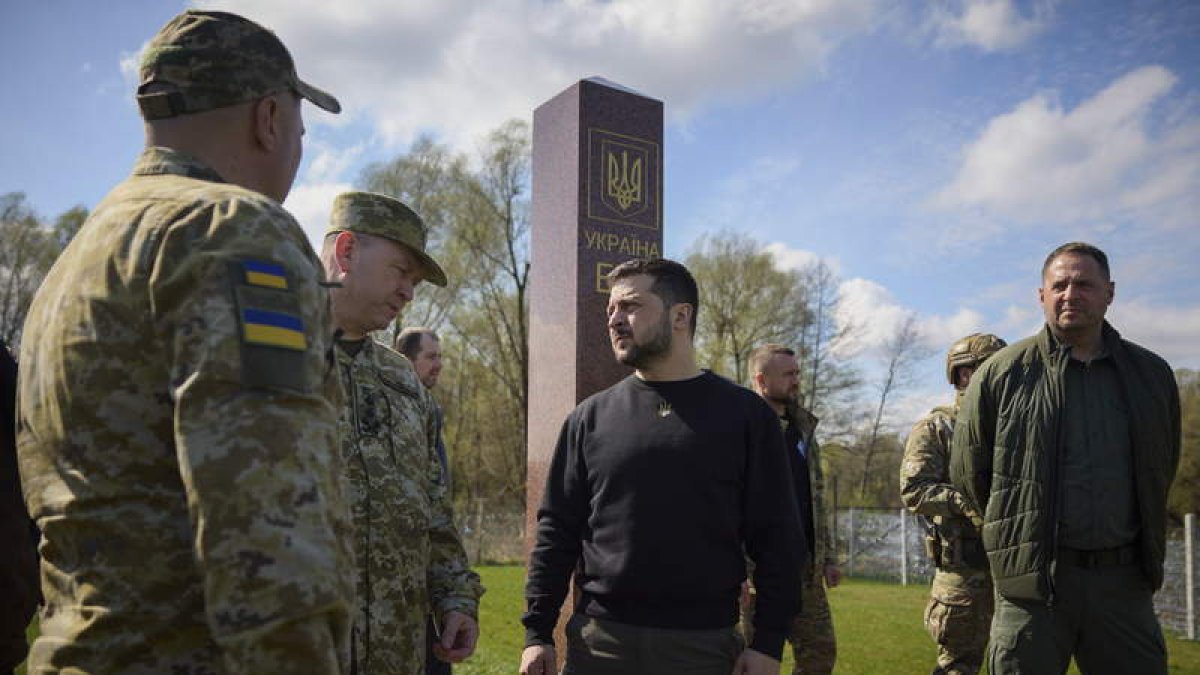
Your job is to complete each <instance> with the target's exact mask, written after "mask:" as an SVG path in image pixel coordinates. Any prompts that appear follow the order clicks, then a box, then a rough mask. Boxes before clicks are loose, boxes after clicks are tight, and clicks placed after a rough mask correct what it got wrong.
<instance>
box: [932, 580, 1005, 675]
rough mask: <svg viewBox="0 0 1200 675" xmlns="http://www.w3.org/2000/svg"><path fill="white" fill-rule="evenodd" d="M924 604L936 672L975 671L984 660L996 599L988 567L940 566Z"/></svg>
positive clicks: (969, 673) (972, 674)
mask: <svg viewBox="0 0 1200 675" xmlns="http://www.w3.org/2000/svg"><path fill="white" fill-rule="evenodd" d="M929 595H930V597H929V604H928V605H927V606H926V607H925V628H926V629H928V630H929V634H930V635H931V636H933V641H934V642H936V643H937V645H938V656H937V668H935V669H934V671H933V672H934V673H935V675H938V674H940V675H975V674H976V673H977V672H979V668H980V666H981V665H982V664H983V655H984V650H985V649H986V648H987V640H988V631H989V630H990V628H991V623H992V610H993V606H994V603H995V600H994V598H993V595H992V579H991V576H990V575H989V574H988V572H987V570H966V569H965V570H961V571H954V572H951V571H947V570H941V569H939V570H938V571H937V573H936V574H934V576H933V584H932V585H931V586H930V593H929Z"/></svg>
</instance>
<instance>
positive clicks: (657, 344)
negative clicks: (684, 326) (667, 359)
mask: <svg viewBox="0 0 1200 675" xmlns="http://www.w3.org/2000/svg"><path fill="white" fill-rule="evenodd" d="M656 328H657V330H656V331H655V333H654V336H653V337H651V338H650V339H649V340H647V341H646V342H645V343H644V344H637V342H636V341H635V342H634V344H633V346H632V347H630V348H629V350H628V351H626V352H625V354H624V355H621V356H617V361H620V362H621V363H623V364H624V365H627V366H630V367H632V368H636V369H638V370H642V369H644V368H646V367H648V366H650V365H652V364H654V362H655V361H658V360H659V359H661V358H662V357H663V356H664V355H666V353H667V352H669V351H670V350H671V319H670V317H668V316H665V315H664V316H663V320H662V321H661V322H660V323H659V324H658V326H657V327H656Z"/></svg>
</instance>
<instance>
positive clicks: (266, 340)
mask: <svg viewBox="0 0 1200 675" xmlns="http://www.w3.org/2000/svg"><path fill="white" fill-rule="evenodd" d="M242 335H243V337H244V339H245V341H246V342H247V343H249V344H255V345H264V346H267V347H282V348H284V349H295V350H298V351H304V350H305V349H307V348H308V338H307V337H305V335H304V321H302V320H301V319H300V317H298V316H296V315H294V314H286V313H284V312H272V311H268V310H265V309H252V308H246V309H243V310H242Z"/></svg>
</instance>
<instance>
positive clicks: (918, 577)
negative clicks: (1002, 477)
mask: <svg viewBox="0 0 1200 675" xmlns="http://www.w3.org/2000/svg"><path fill="white" fill-rule="evenodd" d="M833 527H834V537H835V544H836V546H837V550H838V559H839V560H840V561H842V562H843V565H844V566H843V572H844V573H845V574H847V575H849V576H853V577H859V578H866V579H878V580H881V581H891V582H894V583H900V584H906V585H907V584H928V583H929V582H930V580H931V579H932V578H933V572H934V568H933V564H932V563H931V562H930V560H929V558H928V556H927V555H926V553H925V545H924V537H925V531H924V527H923V525H922V523H921V520H920V519H918V518H917V517H916V516H913V515H912V514H910V513H908V512H907V511H906V510H904V509H872V508H844V509H838V510H837V512H836V515H835V518H834V522H833ZM1195 527H1196V526H1195V517H1194V516H1193V515H1192V514H1188V516H1187V517H1186V518H1185V520H1184V525H1183V527H1179V528H1173V529H1171V530H1170V531H1169V532H1168V533H1167V555H1166V561H1165V565H1164V582H1163V587H1162V589H1161V590H1160V591H1159V592H1158V593H1157V594H1155V596H1154V608H1155V611H1156V612H1157V614H1158V618H1159V621H1160V622H1161V623H1162V625H1163V627H1164V628H1166V629H1168V630H1170V631H1172V632H1174V633H1176V634H1177V635H1179V636H1181V637H1184V638H1187V639H1189V640H1195V639H1196V584H1195V580H1196V573H1197V570H1196V564H1197V562H1198V561H1200V558H1198V557H1197V555H1198V554H1200V550H1198V549H1197V541H1196V537H1195Z"/></svg>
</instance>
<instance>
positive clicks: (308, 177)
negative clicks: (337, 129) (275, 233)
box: [283, 140, 364, 251]
mask: <svg viewBox="0 0 1200 675" xmlns="http://www.w3.org/2000/svg"><path fill="white" fill-rule="evenodd" d="M363 150H364V147H363V146H362V145H356V146H353V147H351V148H349V149H347V150H339V149H338V148H336V147H334V146H332V145H330V144H329V143H327V142H325V141H322V140H313V141H309V142H308V143H307V144H306V148H305V152H306V154H307V159H306V161H305V164H304V167H303V173H302V175H301V176H299V177H298V179H297V181H296V184H295V186H293V187H292V191H291V192H290V193H288V197H287V199H286V200H284V203H283V205H284V207H285V208H287V210H288V211H289V212H291V214H292V215H293V216H295V217H296V220H297V221H299V223H300V226H301V227H302V228H304V233H305V234H307V235H308V240H309V241H310V242H311V243H312V245H313V248H314V249H316V250H317V251H320V250H321V240H322V239H324V237H325V228H326V227H328V226H329V212H330V210H331V209H332V207H333V198H334V197H336V196H337V195H338V194H340V193H342V192H345V191H347V190H353V189H355V188H354V186H353V185H351V184H350V182H349V181H347V180H346V174H347V173H349V171H350V169H351V168H352V167H353V166H354V163H355V162H356V161H357V160H358V158H359V157H360V156H361V155H362V153H363Z"/></svg>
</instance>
